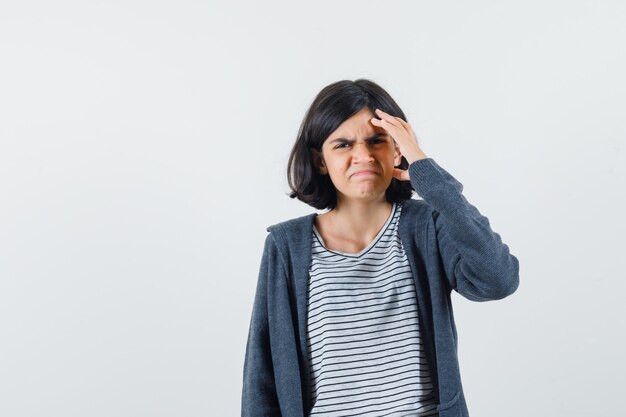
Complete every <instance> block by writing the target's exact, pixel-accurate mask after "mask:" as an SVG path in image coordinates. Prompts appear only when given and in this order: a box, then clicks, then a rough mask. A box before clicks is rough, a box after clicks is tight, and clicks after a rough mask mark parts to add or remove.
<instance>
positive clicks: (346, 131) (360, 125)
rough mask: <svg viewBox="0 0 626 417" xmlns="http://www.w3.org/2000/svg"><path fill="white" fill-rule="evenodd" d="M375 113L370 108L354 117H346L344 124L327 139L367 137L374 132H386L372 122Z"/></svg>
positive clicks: (362, 110)
mask: <svg viewBox="0 0 626 417" xmlns="http://www.w3.org/2000/svg"><path fill="white" fill-rule="evenodd" d="M372 117H374V114H373V113H372V112H371V111H370V109H368V108H364V109H361V110H360V111H359V112H357V113H356V114H355V115H353V116H352V117H350V118H348V119H346V120H345V121H344V122H343V123H342V124H340V125H339V127H337V129H335V130H334V131H333V132H332V133H331V134H330V135H329V136H328V138H327V139H326V140H328V139H337V138H343V139H365V138H367V137H370V136H371V135H372V134H373V133H378V132H381V133H384V132H385V129H383V128H381V127H378V126H374V125H373V124H372V122H371V119H372Z"/></svg>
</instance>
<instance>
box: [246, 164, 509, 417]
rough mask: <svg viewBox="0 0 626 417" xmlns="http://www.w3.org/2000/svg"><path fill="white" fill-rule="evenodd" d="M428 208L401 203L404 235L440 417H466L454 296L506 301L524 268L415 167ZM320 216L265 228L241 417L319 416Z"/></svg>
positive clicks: (453, 185) (433, 171) (460, 199)
mask: <svg viewBox="0 0 626 417" xmlns="http://www.w3.org/2000/svg"><path fill="white" fill-rule="evenodd" d="M408 169H409V177H410V182H411V185H412V187H413V189H414V190H415V191H416V192H417V194H419V196H421V197H422V200H415V199H410V200H406V201H404V202H403V204H404V206H403V209H402V213H401V215H400V220H399V226H398V233H399V234H400V240H401V242H402V246H403V248H404V251H405V252H406V255H407V258H408V260H409V264H410V266H411V271H412V273H413V277H414V280H415V288H416V293H417V305H418V313H419V320H420V329H421V330H420V331H421V332H422V335H423V339H424V340H425V350H426V355H427V360H428V363H429V367H430V369H436V370H437V372H433V373H432V378H433V386H434V387H435V391H436V395H437V398H438V399H439V406H438V411H439V415H440V417H466V416H469V412H468V409H467V404H466V401H465V396H464V394H463V387H462V384H461V376H460V371H459V362H458V357H457V331H456V326H455V323H454V315H453V311H452V303H451V297H450V296H451V292H452V290H454V291H456V292H458V293H459V294H460V295H462V296H463V297H465V298H467V299H469V300H472V301H489V300H498V299H502V298H504V297H506V296H508V295H510V294H512V293H513V292H515V290H516V289H517V288H518V286H519V262H518V259H517V258H516V257H515V256H514V255H512V254H511V253H510V251H509V247H508V246H507V245H506V244H504V243H503V242H502V239H501V238H500V235H499V234H497V233H495V232H494V231H493V230H491V226H490V224H489V220H488V219H487V217H485V216H484V215H482V214H481V213H480V212H479V211H478V209H477V208H476V207H474V206H473V205H472V204H470V203H469V202H468V201H467V199H466V198H465V197H464V196H463V194H462V191H463V185H462V184H461V183H460V182H459V181H457V180H456V179H455V178H454V177H452V175H450V173H448V172H447V171H445V170H444V169H443V168H441V167H440V166H439V165H438V164H437V163H436V162H435V161H434V160H433V159H432V158H425V159H420V160H417V161H414V162H412V163H411V164H410V165H409V168H408ZM316 215H317V214H316V213H312V214H309V215H306V216H302V217H298V218H294V219H291V220H287V221H284V222H281V223H277V224H274V225H272V226H269V227H268V228H267V231H268V232H269V234H268V235H267V237H266V239H265V244H264V249H263V256H262V258H261V265H260V268H259V275H258V281H257V286H256V293H255V298H254V304H253V307H252V317H251V320H250V327H249V332H248V340H247V344H246V354H245V360H244V368H243V392H242V403H241V406H242V411H241V414H242V416H244V417H257V416H258V417H260V416H268V417H269V416H271V417H278V416H283V417H308V415H309V412H310V410H311V408H312V404H311V392H310V391H311V386H310V374H309V373H310V370H309V358H308V351H307V332H306V316H307V311H306V306H307V289H308V280H309V268H310V265H311V247H312V236H313V224H314V219H315V216H316Z"/></svg>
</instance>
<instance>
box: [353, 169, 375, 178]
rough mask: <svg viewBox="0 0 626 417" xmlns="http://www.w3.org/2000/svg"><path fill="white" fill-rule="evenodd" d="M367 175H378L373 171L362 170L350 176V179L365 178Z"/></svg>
mask: <svg viewBox="0 0 626 417" xmlns="http://www.w3.org/2000/svg"><path fill="white" fill-rule="evenodd" d="M368 175H378V173H377V172H374V171H369V170H363V171H357V172H355V173H354V174H352V177H366V176H368Z"/></svg>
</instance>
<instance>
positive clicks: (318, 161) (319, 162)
mask: <svg viewBox="0 0 626 417" xmlns="http://www.w3.org/2000/svg"><path fill="white" fill-rule="evenodd" d="M312 151H313V165H315V168H316V169H317V171H318V172H319V173H320V174H321V175H326V174H328V168H326V164H325V163H324V156H323V155H322V153H321V152H320V151H318V150H317V149H312Z"/></svg>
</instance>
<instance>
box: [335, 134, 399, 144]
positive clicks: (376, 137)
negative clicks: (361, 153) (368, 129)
mask: <svg viewBox="0 0 626 417" xmlns="http://www.w3.org/2000/svg"><path fill="white" fill-rule="evenodd" d="M381 136H387V134H386V133H383V132H378V133H374V134H373V135H372V136H370V137H369V138H367V139H365V140H372V139H378V138H380V137H381ZM335 142H349V143H351V142H354V139H346V138H337V139H333V140H331V141H330V142H329V143H335Z"/></svg>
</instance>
